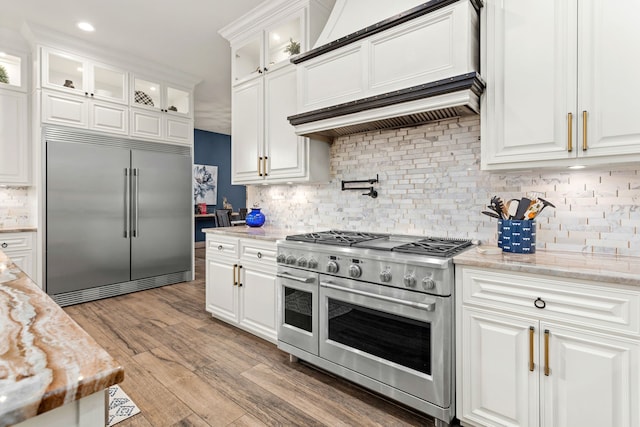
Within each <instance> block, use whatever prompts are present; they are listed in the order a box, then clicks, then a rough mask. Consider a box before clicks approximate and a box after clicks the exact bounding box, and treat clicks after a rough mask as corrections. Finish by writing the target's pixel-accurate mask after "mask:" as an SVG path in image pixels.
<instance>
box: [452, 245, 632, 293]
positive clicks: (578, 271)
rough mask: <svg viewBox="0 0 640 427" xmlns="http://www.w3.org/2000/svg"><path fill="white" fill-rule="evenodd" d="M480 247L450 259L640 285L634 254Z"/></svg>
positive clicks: (508, 268)
mask: <svg viewBox="0 0 640 427" xmlns="http://www.w3.org/2000/svg"><path fill="white" fill-rule="evenodd" d="M483 249H484V248H483V247H482V246H479V247H477V248H472V249H469V250H468V251H465V252H463V253H461V254H460V255H456V256H455V257H454V258H453V262H454V263H455V264H457V265H468V266H474V267H485V268H494V269H500V270H505V271H515V272H520V273H531V274H538V275H544V276H555V277H568V278H572V279H579V280H592V281H598V282H610V283H617V284H624V285H631V286H640V258H638V257H628V256H615V255H604V254H583V253H577V252H575V253H574V252H554V251H545V250H540V249H539V250H537V251H536V253H535V254H512V253H503V252H500V253H498V254H489V253H481V251H482V250H483Z"/></svg>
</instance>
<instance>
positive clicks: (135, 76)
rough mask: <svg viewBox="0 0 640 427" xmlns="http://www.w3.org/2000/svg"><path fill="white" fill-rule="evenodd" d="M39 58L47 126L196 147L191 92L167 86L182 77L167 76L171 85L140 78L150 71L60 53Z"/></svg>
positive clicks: (155, 77)
mask: <svg viewBox="0 0 640 427" xmlns="http://www.w3.org/2000/svg"><path fill="white" fill-rule="evenodd" d="M39 52H40V62H41V64H42V65H41V70H40V80H39V88H41V91H40V92H41V93H40V95H39V97H38V98H39V99H40V103H41V121H42V122H43V123H49V124H54V125H63V126H71V127H78V128H84V129H91V130H95V131H99V132H107V133H115V134H120V135H128V136H131V137H133V138H144V139H152V140H156V141H160V142H170V143H180V144H191V143H193V90H192V89H190V88H188V87H187V86H186V85H185V86H182V85H178V84H174V83H168V81H172V82H173V81H174V80H173V79H172V76H174V74H175V75H176V76H181V74H176V73H175V72H174V71H171V70H168V71H167V72H168V74H167V76H168V77H169V80H167V77H164V76H165V74H164V73H158V74H154V73H153V72H149V73H147V74H143V73H138V71H139V70H146V68H144V67H142V68H139V69H138V68H136V67H132V68H131V69H128V68H124V67H122V68H120V67H118V66H115V65H109V64H107V63H104V62H101V61H96V60H94V59H90V58H89V57H85V56H84V55H83V54H82V53H71V52H67V51H65V50H62V49H61V48H52V47H49V46H41V47H40V50H39ZM94 53H95V52H94ZM98 57H99V56H98ZM118 63H120V62H118ZM122 63H123V64H126V61H122ZM134 68H135V72H134ZM127 70H128V71H127ZM161 76H162V77H161ZM176 81H182V80H181V79H180V77H178V78H176Z"/></svg>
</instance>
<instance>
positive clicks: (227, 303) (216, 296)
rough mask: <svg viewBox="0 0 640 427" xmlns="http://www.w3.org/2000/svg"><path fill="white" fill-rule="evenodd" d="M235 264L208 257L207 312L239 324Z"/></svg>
mask: <svg viewBox="0 0 640 427" xmlns="http://www.w3.org/2000/svg"><path fill="white" fill-rule="evenodd" d="M233 266H234V262H233V261H227V260H216V259H213V258H212V257H207V265H206V273H205V274H206V301H207V307H206V309H207V311H208V312H209V313H211V314H213V315H214V316H217V317H220V318H222V319H225V320H227V321H229V322H233V323H237V322H238V310H237V304H238V303H237V298H238V292H237V287H236V286H234V280H235V274H236V269H234V267H233Z"/></svg>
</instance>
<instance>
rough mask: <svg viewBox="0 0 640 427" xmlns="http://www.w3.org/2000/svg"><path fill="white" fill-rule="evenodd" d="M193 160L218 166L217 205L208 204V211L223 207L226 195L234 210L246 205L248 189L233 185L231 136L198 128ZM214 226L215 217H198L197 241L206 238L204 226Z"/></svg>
mask: <svg viewBox="0 0 640 427" xmlns="http://www.w3.org/2000/svg"><path fill="white" fill-rule="evenodd" d="M193 136H194V137H193V162H194V163H195V164H197V165H212V166H217V167H218V200H217V205H207V211H208V212H213V211H214V210H216V209H222V198H223V197H226V198H227V201H228V202H229V203H231V205H232V206H233V210H234V211H236V212H237V211H238V209H240V208H244V207H246V206H245V205H246V203H247V189H246V187H245V186H244V185H231V136H229V135H223V134H221V133H215V132H207V131H204V130H200V129H196V130H195V131H194V135H193ZM211 227H214V222H213V219H204V218H203V219H198V218H196V226H195V236H194V238H195V241H196V242H201V241H203V240H205V235H204V233H203V232H202V231H201V230H202V229H203V228H211Z"/></svg>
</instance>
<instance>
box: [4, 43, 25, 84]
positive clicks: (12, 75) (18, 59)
mask: <svg viewBox="0 0 640 427" xmlns="http://www.w3.org/2000/svg"><path fill="white" fill-rule="evenodd" d="M25 62H26V56H25V55H24V54H16V53H15V52H13V51H7V50H6V49H5V48H4V47H2V46H0V89H13V90H20V91H25V90H26V87H27V83H26V67H27V64H26V63H25Z"/></svg>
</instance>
